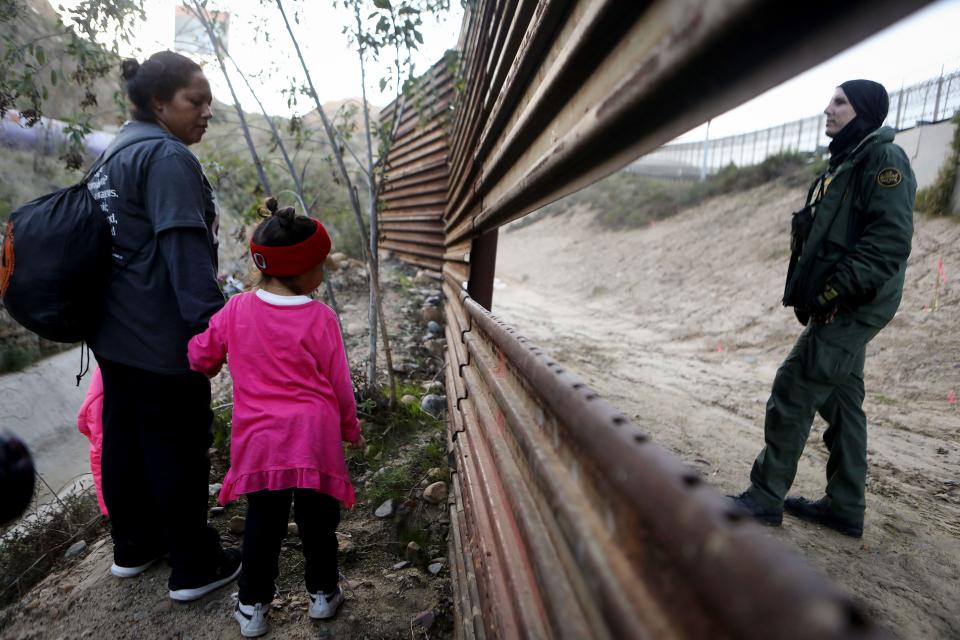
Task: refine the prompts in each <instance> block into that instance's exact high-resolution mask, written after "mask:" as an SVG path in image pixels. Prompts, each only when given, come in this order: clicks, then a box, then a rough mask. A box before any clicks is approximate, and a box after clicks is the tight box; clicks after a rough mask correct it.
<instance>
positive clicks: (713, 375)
mask: <svg viewBox="0 0 960 640" xmlns="http://www.w3.org/2000/svg"><path fill="white" fill-rule="evenodd" d="M804 194H805V191H804V190H803V189H790V188H786V187H783V186H778V185H767V186H763V187H760V188H757V189H754V190H752V191H749V192H746V193H742V194H736V195H731V196H725V197H721V198H717V199H714V200H712V201H709V202H707V203H705V204H702V205H700V206H699V207H697V208H695V209H692V210H689V211H686V212H684V213H682V214H681V215H679V216H678V217H676V218H673V219H670V220H667V221H663V222H660V223H657V224H656V225H651V226H650V227H647V228H644V229H638V230H632V231H628V232H610V231H605V230H602V229H599V228H598V227H597V226H596V225H593V224H592V223H591V215H590V214H589V213H588V212H584V211H574V212H572V213H568V214H565V215H563V216H558V217H551V218H546V219H544V220H542V221H539V222H537V223H535V224H533V225H531V226H528V227H524V228H518V229H510V228H508V229H506V230H505V231H503V232H501V235H500V241H499V242H500V246H499V251H498V253H499V261H498V265H497V277H498V283H497V288H496V290H495V292H494V301H493V307H494V311H495V312H496V313H497V314H498V316H500V317H501V318H503V319H504V320H507V321H509V322H512V323H513V324H515V325H516V326H517V327H518V328H519V330H520V331H521V333H523V334H525V335H527V336H528V337H530V338H531V339H533V340H534V341H536V342H538V343H539V344H540V345H541V346H542V347H544V348H545V349H546V350H547V351H548V352H549V353H550V354H551V355H552V356H553V357H555V358H556V359H557V360H559V361H561V362H563V363H564V365H565V366H566V367H567V368H569V369H571V370H573V371H576V372H578V373H579V374H580V375H581V377H582V378H584V379H585V380H586V381H587V382H589V383H590V384H591V386H592V387H594V388H595V389H596V390H597V391H598V392H599V393H601V394H602V395H605V396H606V397H607V398H609V399H610V400H611V401H612V402H613V404H615V405H616V406H618V407H619V408H621V409H622V410H623V411H624V412H625V413H627V414H628V415H631V416H632V417H633V418H634V420H635V421H636V422H637V423H638V424H640V425H641V426H643V427H645V428H646V429H647V430H648V431H649V432H650V433H651V434H652V435H653V437H654V439H656V440H657V441H659V442H660V443H661V444H662V445H664V446H666V447H667V448H669V449H671V450H673V451H675V452H676V453H677V454H678V455H680V456H681V457H682V458H683V459H684V460H686V461H687V462H689V463H691V464H693V465H694V466H695V467H696V468H698V469H699V470H700V472H701V473H702V474H703V475H704V476H705V477H707V478H708V479H709V480H710V481H711V482H712V483H713V484H714V485H715V486H716V487H718V489H720V490H721V491H724V492H727V493H731V492H736V491H739V490H742V489H743V488H745V487H746V486H747V482H748V480H747V478H748V474H749V469H750V465H751V463H752V461H753V458H754V457H755V456H756V454H757V453H758V451H759V449H760V447H761V445H762V442H763V413H764V407H765V403H766V400H767V396H768V394H769V390H770V384H771V382H772V380H773V376H774V373H775V371H776V368H777V366H778V364H779V363H780V361H781V360H782V359H783V358H784V357H785V356H786V354H787V352H788V351H789V349H790V346H791V345H792V343H793V340H794V339H795V338H796V336H797V335H798V334H799V333H800V330H801V327H800V325H799V324H798V323H797V322H796V320H795V319H794V317H793V314H792V312H791V311H790V310H788V309H785V308H783V307H782V306H781V305H780V302H779V300H780V296H781V294H782V291H783V277H784V273H785V268H786V258H787V242H788V240H787V233H788V224H789V212H790V211H792V210H794V209H795V208H797V207H798V206H799V203H800V202H801V201H802V199H803V197H804ZM941 256H942V258H943V262H944V267H945V271H946V275H947V281H946V285H945V286H941V288H940V295H939V305H938V307H937V308H936V309H935V310H933V309H932V305H933V302H934V289H935V283H936V273H937V261H938V259H939V258H940V257H941ZM958 268H960V223H958V222H957V221H950V220H944V219H929V218H925V217H921V216H917V217H916V234H915V238H914V248H913V254H912V257H911V259H910V266H909V269H908V272H907V289H906V291H905V295H904V302H903V304H902V306H901V309H900V312H899V314H898V315H897V317H896V318H895V319H894V321H893V322H892V323H891V325H890V326H888V327H887V328H886V329H885V330H884V331H883V332H882V333H881V334H880V335H879V336H878V337H877V338H876V339H875V340H874V341H873V342H872V343H871V344H870V346H869V347H868V351H867V364H866V387H867V397H866V402H865V411H866V413H867V416H868V419H869V437H870V443H869V448H868V456H869V463H870V468H869V472H868V473H869V475H868V493H867V503H868V504H867V514H866V530H865V533H864V537H863V539H862V540H853V539H850V538H846V537H843V536H841V535H839V534H836V533H834V532H832V531H829V530H826V529H823V528H820V527H817V526H814V525H810V524H807V523H804V522H801V521H799V520H796V519H793V518H790V517H787V518H786V519H785V520H784V526H783V527H782V528H781V529H772V530H770V535H773V536H775V537H778V538H780V539H782V540H783V541H784V542H786V543H787V544H789V545H792V546H794V547H798V548H799V549H801V550H802V552H803V553H804V554H805V555H806V556H807V558H808V559H809V560H810V561H811V562H812V563H813V564H814V565H816V566H818V567H819V568H820V569H822V570H823V571H824V572H825V573H826V574H827V575H829V576H830V577H831V578H832V579H833V580H834V581H836V582H837V583H839V584H840V585H842V586H843V587H844V588H846V589H847V590H849V591H850V592H851V593H853V594H854V595H855V596H856V597H857V598H859V599H860V600H861V601H862V602H864V603H865V605H866V606H867V608H868V609H869V611H870V612H871V613H872V614H873V615H875V616H876V617H877V619H879V620H880V621H882V623H883V624H884V625H886V626H887V627H889V628H890V629H891V630H893V631H894V633H896V634H897V635H899V636H901V637H904V638H957V637H960V599H958V597H957V593H958V589H960V486H958V483H960V410H958V405H957V404H956V400H955V395H953V394H955V393H960V288H958V287H957V286H956V285H955V284H954V280H953V278H954V274H955V273H957V269H958ZM951 392H953V393H951ZM948 398H953V401H952V402H951V400H950V399H948ZM824 428H825V425H824V423H823V422H822V421H820V419H819V418H818V419H817V422H816V423H815V424H814V428H813V431H812V433H811V436H810V440H809V442H808V447H807V449H806V452H805V453H804V456H803V459H802V460H801V463H800V470H799V473H798V476H797V480H796V483H795V485H794V491H795V492H797V493H799V494H801V495H806V496H808V497H814V498H815V497H819V496H820V495H821V494H822V491H823V485H824V467H825V462H826V448H825V447H824V445H823V443H822V441H821V437H822V434H823V431H824Z"/></svg>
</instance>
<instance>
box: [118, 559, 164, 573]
mask: <svg viewBox="0 0 960 640" xmlns="http://www.w3.org/2000/svg"><path fill="white" fill-rule="evenodd" d="M159 559H160V558H154V559H153V560H151V561H150V562H147V563H146V564H142V565H140V566H139V567H122V566H120V565H119V564H117V563H116V562H114V563H113V565H112V566H111V567H110V573H112V574H113V575H115V576H117V577H118V578H133V577H134V576H138V575H140V574H141V573H143V572H144V571H146V570H147V569H149V568H150V565H152V564H153V563H154V562H156V561H157V560H159Z"/></svg>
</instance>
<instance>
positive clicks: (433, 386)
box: [420, 380, 447, 395]
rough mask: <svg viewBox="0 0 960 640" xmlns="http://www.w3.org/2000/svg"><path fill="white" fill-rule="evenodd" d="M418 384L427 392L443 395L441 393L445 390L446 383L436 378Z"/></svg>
mask: <svg viewBox="0 0 960 640" xmlns="http://www.w3.org/2000/svg"><path fill="white" fill-rule="evenodd" d="M420 386H421V387H423V390H424V391H426V392H427V393H435V394H437V395H443V393H444V392H445V391H446V390H447V387H446V385H444V384H443V383H442V382H440V381H438V380H431V381H430V382H424V383H423V384H422V385H420Z"/></svg>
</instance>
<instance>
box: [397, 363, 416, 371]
mask: <svg viewBox="0 0 960 640" xmlns="http://www.w3.org/2000/svg"><path fill="white" fill-rule="evenodd" d="M416 370H417V365H415V364H413V363H412V362H398V363H397V364H395V365H393V372H394V373H413V372H414V371H416Z"/></svg>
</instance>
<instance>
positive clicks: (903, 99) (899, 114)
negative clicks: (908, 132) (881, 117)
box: [897, 88, 907, 131]
mask: <svg viewBox="0 0 960 640" xmlns="http://www.w3.org/2000/svg"><path fill="white" fill-rule="evenodd" d="M906 102H907V94H906V93H904V91H903V89H902V88H901V89H900V100H898V101H897V131H900V129H902V128H903V127H902V124H903V119H902V118H903V105H904V104H905V103H906Z"/></svg>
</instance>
